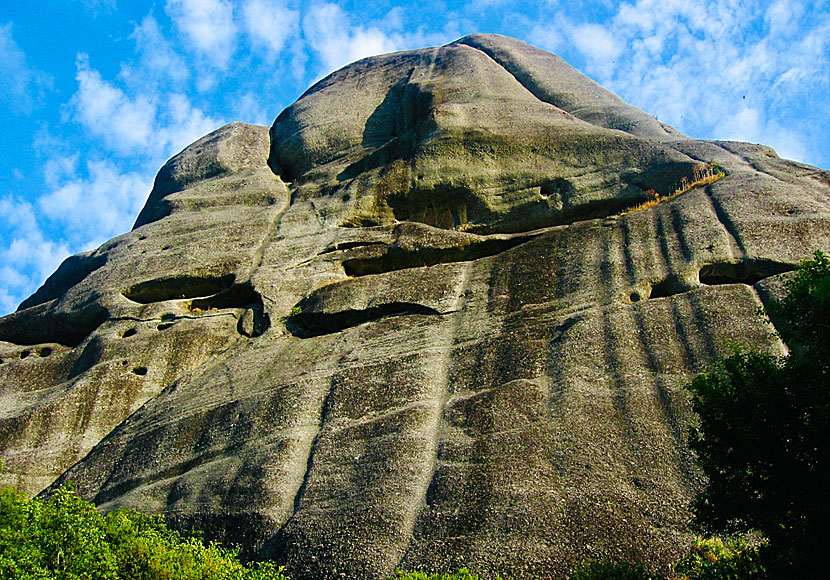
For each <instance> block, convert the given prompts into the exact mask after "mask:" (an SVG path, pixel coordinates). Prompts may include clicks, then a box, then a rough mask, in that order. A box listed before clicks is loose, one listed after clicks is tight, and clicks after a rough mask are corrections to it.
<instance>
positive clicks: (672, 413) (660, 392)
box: [633, 298, 695, 494]
mask: <svg viewBox="0 0 830 580" xmlns="http://www.w3.org/2000/svg"><path fill="white" fill-rule="evenodd" d="M673 302H674V298H669V299H667V300H662V301H659V302H656V303H655V302H652V303H650V304H649V312H648V314H649V316H648V317H647V316H646V315H645V312H644V310H645V308H643V307H639V306H638V307H634V308H633V316H634V321H635V325H636V328H637V338H638V340H639V342H640V352H641V353H643V354H644V355H645V359H646V360H645V362H646V365H647V366H648V370H649V375H648V376H649V377H650V378H651V382H653V385H654V392H655V396H656V399H657V401H658V403H659V405H660V411H661V412H662V414H663V419H664V422H665V424H666V426H667V427H668V429H669V431H670V433H671V437H672V439H673V440H674V449H675V453H676V457H677V461H676V462H673V464H674V465H678V466H679V469H680V472H681V475H682V481H681V485H683V487H684V488H685V489H686V490H687V491H688V492H689V493H690V494H692V493H694V491H695V490H694V485H693V481H694V480H695V471H694V459H693V458H692V456H691V454H690V452H689V449H688V447H687V445H686V430H685V428H684V427H685V426H684V425H681V424H680V421H679V418H678V416H677V405H676V404H675V402H674V401H673V400H672V396H671V394H670V393H669V385H667V384H666V381H665V379H664V378H663V376H664V375H665V374H666V370H667V368H666V367H667V366H668V365H667V364H666V363H667V362H668V363H669V365H670V364H671V362H670V361H667V360H666V359H667V357H666V356H665V355H664V356H662V357H661V356H658V354H657V353H658V352H665V351H667V350H668V351H674V352H672V353H670V354H679V355H680V358H685V357H684V353H682V352H680V349H678V348H677V343H678V342H679V337H678V336H676V335H672V334H670V333H671V325H670V324H661V323H663V322H666V320H665V307H666V306H667V305H668V304H669V303H673ZM650 323H654V324H655V331H654V332H651V333H650V332H648V329H647V326H649V325H650ZM666 330H669V333H666ZM658 336H659V338H658ZM650 339H651V340H650ZM655 340H660V341H661V343H662V344H660V345H655V344H653V342H654V341H655ZM684 363H685V364H683V366H684V367H686V368H688V366H689V365H688V362H687V361H684Z"/></svg>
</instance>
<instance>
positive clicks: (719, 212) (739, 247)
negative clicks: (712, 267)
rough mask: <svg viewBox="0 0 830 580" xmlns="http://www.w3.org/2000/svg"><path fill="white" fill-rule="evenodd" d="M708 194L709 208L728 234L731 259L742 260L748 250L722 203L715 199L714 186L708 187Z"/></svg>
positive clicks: (706, 190)
mask: <svg viewBox="0 0 830 580" xmlns="http://www.w3.org/2000/svg"><path fill="white" fill-rule="evenodd" d="M704 192H705V193H706V199H707V201H708V202H709V207H710V208H711V209H712V214H713V215H714V216H715V218H717V220H718V223H719V224H720V226H721V228H723V231H724V233H725V234H726V238H727V239H728V240H729V253H730V254H731V256H730V257H731V258H733V259H737V258H741V257H743V256H745V255H746V248H744V245H743V243H742V242H741V238H740V235H739V234H738V231H737V229H736V228H735V224H734V223H732V220H731V219H730V218H729V216H728V215H727V214H726V212H725V211H724V210H723V206H721V204H720V202H719V201H718V200H716V199H715V197H714V195H713V194H712V186H711V185H707V186H706V188H705V189H704Z"/></svg>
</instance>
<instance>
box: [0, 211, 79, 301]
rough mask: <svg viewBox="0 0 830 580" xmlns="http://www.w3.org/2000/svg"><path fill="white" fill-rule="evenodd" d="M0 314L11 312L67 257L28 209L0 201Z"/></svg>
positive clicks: (65, 250)
mask: <svg viewBox="0 0 830 580" xmlns="http://www.w3.org/2000/svg"><path fill="white" fill-rule="evenodd" d="M0 224H2V227H0V264H2V266H0V279H2V280H3V286H2V288H0V313H6V312H12V311H14V310H15V309H16V308H17V305H18V304H20V302H22V301H23V300H24V299H25V298H26V297H27V296H29V295H30V294H31V293H32V292H34V291H35V290H36V289H37V287H38V286H39V285H40V284H42V283H43V281H44V280H46V278H47V277H48V276H49V275H50V274H51V273H52V272H54V270H55V268H57V267H58V265H59V264H60V263H61V262H62V261H63V260H64V259H65V258H66V257H67V256H68V255H69V248H68V247H67V245H66V243H65V242H63V241H61V240H54V239H47V236H46V235H45V234H44V232H43V230H42V229H41V228H40V226H39V224H38V221H37V217H36V214H35V211H34V208H33V207H32V205H31V204H30V203H28V202H26V201H20V200H18V199H14V198H11V197H6V198H2V199H0Z"/></svg>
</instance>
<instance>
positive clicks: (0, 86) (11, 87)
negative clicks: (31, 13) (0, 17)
mask: <svg viewBox="0 0 830 580" xmlns="http://www.w3.org/2000/svg"><path fill="white" fill-rule="evenodd" d="M0 55H2V56H1V57H0V106H2V105H5V106H6V107H8V108H9V109H11V110H12V111H15V112H18V113H31V112H32V110H33V109H35V108H37V107H38V106H40V104H41V100H42V98H43V93H44V91H46V90H47V89H48V88H49V87H50V86H51V82H52V80H51V77H50V76H49V75H47V74H45V73H42V72H40V71H37V70H35V69H32V68H30V67H29V65H28V63H27V62H26V54H25V53H24V52H23V51H22V50H21V49H20V47H19V46H18V45H17V43H16V42H15V41H14V39H13V38H12V25H11V23H8V24H5V25H0Z"/></svg>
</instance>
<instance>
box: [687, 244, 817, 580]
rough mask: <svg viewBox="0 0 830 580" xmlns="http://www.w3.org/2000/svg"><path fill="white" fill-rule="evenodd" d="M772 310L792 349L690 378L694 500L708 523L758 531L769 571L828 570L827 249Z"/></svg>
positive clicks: (743, 353) (735, 358)
mask: <svg viewBox="0 0 830 580" xmlns="http://www.w3.org/2000/svg"><path fill="white" fill-rule="evenodd" d="M786 287H787V290H788V295H787V297H786V298H784V299H783V300H781V302H780V303H778V304H777V305H775V306H774V307H773V308H772V309H771V310H772V313H773V315H774V316H777V317H779V320H780V321H781V322H783V323H784V329H783V331H782V334H783V335H784V338H785V339H786V340H787V341H788V343H789V344H790V346H791V347H793V348H792V351H791V354H790V355H789V356H787V357H774V356H770V355H766V354H761V353H758V352H753V351H749V350H746V349H744V350H736V351H735V352H734V353H733V354H732V355H731V356H728V357H726V358H725V359H723V360H721V361H720V362H719V363H718V364H717V365H716V366H715V367H714V369H713V370H711V371H710V372H708V373H705V374H703V375H701V376H699V377H697V378H696V379H695V380H694V381H693V382H692V384H691V390H692V392H693V396H694V399H693V404H694V410H695V412H696V413H697V414H698V416H699V418H700V425H699V427H698V428H697V429H695V430H693V432H692V434H691V438H690V444H691V446H692V448H693V449H694V450H695V451H696V452H697V453H698V458H699V460H698V463H699V465H700V466H701V468H702V469H703V471H704V473H705V474H706V476H707V478H708V482H709V483H708V486H707V487H706V489H705V490H704V491H703V493H701V494H700V495H699V496H698V498H697V500H696V503H695V516H696V518H697V521H698V523H699V524H700V525H701V526H702V527H703V529H704V530H707V531H726V532H734V531H745V530H752V529H756V530H760V531H761V532H763V534H764V535H765V536H766V537H767V538H768V539H769V545H768V546H767V547H766V548H764V549H763V550H762V552H763V553H764V554H763V555H764V557H765V558H766V562H767V567H768V568H769V570H770V573H771V575H772V576H773V577H793V578H795V577H798V578H805V579H806V578H825V577H826V572H822V571H821V570H820V569H819V567H818V566H817V565H816V563H817V562H820V561H821V560H822V558H823V557H824V552H825V544H826V540H825V539H826V538H828V537H830V494H828V493H827V490H828V489H830V444H828V442H830V354H828V353H830V349H828V348H827V345H828V340H830V259H828V257H827V256H825V255H824V254H822V253H821V252H816V253H815V254H814V259H813V260H809V261H805V262H803V263H802V264H801V266H800V267H799V268H798V270H797V272H796V275H795V276H793V277H792V278H791V279H790V280H789V281H788V282H787V283H786Z"/></svg>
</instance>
